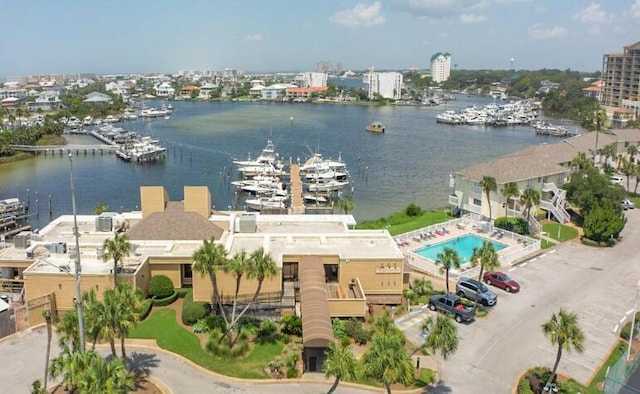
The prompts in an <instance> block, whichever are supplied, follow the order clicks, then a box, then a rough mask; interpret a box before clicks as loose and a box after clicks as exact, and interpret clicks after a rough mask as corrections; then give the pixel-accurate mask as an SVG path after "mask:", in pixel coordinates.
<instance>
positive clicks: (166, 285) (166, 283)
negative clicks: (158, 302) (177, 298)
mask: <svg viewBox="0 0 640 394" xmlns="http://www.w3.org/2000/svg"><path fill="white" fill-rule="evenodd" d="M174 292H175V289H174V288H173V282H172V281H171V279H170V278H169V277H168V276H166V275H154V276H152V277H151V280H150V281H149V295H150V296H151V298H166V297H169V296H170V295H171V294H173V293H174Z"/></svg>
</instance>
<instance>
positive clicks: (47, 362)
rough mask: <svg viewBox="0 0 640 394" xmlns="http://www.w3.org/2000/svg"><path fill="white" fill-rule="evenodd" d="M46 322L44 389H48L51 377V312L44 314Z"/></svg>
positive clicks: (47, 311)
mask: <svg viewBox="0 0 640 394" xmlns="http://www.w3.org/2000/svg"><path fill="white" fill-rule="evenodd" d="M42 316H43V317H44V321H45V323H46V324H47V355H46V357H45V362H44V384H43V386H44V389H45V390H46V389H47V378H48V377H49V357H50V356H51V311H50V310H45V311H43V312H42Z"/></svg>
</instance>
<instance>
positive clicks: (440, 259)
mask: <svg viewBox="0 0 640 394" xmlns="http://www.w3.org/2000/svg"><path fill="white" fill-rule="evenodd" d="M436 263H437V264H438V265H440V273H443V272H444V273H445V277H444V281H445V286H446V287H447V294H449V270H451V269H452V268H453V269H460V264H462V259H460V256H459V255H458V252H456V251H455V249H452V248H450V247H448V246H445V247H444V249H442V252H440V253H438V254H437V256H436Z"/></svg>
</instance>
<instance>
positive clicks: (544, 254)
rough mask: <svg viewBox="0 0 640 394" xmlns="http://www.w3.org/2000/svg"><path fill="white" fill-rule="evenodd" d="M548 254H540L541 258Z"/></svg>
mask: <svg viewBox="0 0 640 394" xmlns="http://www.w3.org/2000/svg"><path fill="white" fill-rule="evenodd" d="M546 255H547V254H546V253H543V254H541V255H540V256H539V258H543V257H544V256H546Z"/></svg>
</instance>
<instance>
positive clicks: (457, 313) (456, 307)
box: [429, 294, 476, 323]
mask: <svg viewBox="0 0 640 394" xmlns="http://www.w3.org/2000/svg"><path fill="white" fill-rule="evenodd" d="M429 309H431V310H432V311H441V312H445V313H450V314H452V315H453V317H454V319H455V320H456V321H457V322H458V323H462V322H463V321H470V320H473V318H474V317H475V315H476V311H475V309H473V308H471V307H468V306H465V305H463V304H462V301H460V297H458V296H457V295H455V294H444V295H433V296H431V297H429Z"/></svg>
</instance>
